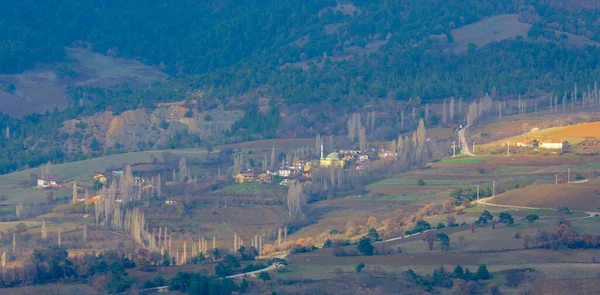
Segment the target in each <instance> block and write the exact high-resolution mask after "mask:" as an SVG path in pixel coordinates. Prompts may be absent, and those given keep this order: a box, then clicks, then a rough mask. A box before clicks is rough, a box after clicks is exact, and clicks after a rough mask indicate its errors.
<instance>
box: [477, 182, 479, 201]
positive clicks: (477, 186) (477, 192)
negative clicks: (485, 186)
mask: <svg viewBox="0 0 600 295" xmlns="http://www.w3.org/2000/svg"><path fill="white" fill-rule="evenodd" d="M477 202H479V184H478V185H477Z"/></svg>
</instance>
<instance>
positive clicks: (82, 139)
mask: <svg viewBox="0 0 600 295" xmlns="http://www.w3.org/2000/svg"><path fill="white" fill-rule="evenodd" d="M189 111H191V113H190V112H189ZM186 115H187V116H186ZM242 115H243V112H242V111H239V110H234V111H228V110H223V109H220V108H216V109H212V110H209V111H204V112H198V111H197V110H196V109H195V108H188V107H185V106H181V105H175V104H173V105H162V106H159V107H157V108H156V109H154V110H148V109H136V110H129V111H125V112H123V113H121V114H118V115H115V114H113V113H112V112H102V113H97V114H94V115H93V116H89V117H84V118H80V119H78V120H69V121H66V122H64V123H63V127H62V129H61V131H62V132H65V133H67V134H69V139H68V140H67V143H66V144H68V146H69V147H70V149H72V150H73V149H77V148H78V149H81V151H83V152H86V148H87V146H89V143H90V141H91V138H92V137H93V138H96V140H98V141H99V142H101V143H102V144H103V146H104V148H113V147H115V146H118V147H119V149H121V150H124V151H134V150H139V149H142V147H143V148H145V149H147V148H155V147H159V146H161V145H164V144H165V143H166V142H167V141H168V140H169V138H171V137H173V136H175V135H176V134H177V133H178V132H179V133H183V132H186V131H187V132H188V133H190V134H196V135H198V136H199V137H200V138H201V139H208V138H210V139H211V141H213V142H218V141H219V139H220V138H222V137H223V136H224V134H225V132H226V131H228V130H230V128H231V126H232V125H233V124H234V123H235V122H236V121H237V120H239V119H240V118H241V117H242Z"/></svg>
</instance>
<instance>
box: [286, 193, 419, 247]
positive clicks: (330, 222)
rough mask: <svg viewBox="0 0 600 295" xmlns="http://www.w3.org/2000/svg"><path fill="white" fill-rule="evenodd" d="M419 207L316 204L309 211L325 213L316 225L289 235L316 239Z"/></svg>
mask: <svg viewBox="0 0 600 295" xmlns="http://www.w3.org/2000/svg"><path fill="white" fill-rule="evenodd" d="M419 207H420V206H407V205H403V204H402V202H394V201H375V203H373V202H371V201H368V200H364V201H362V200H331V201H322V202H319V203H316V204H315V205H314V206H313V207H312V208H311V210H312V211H317V212H319V211H321V212H326V213H324V214H322V215H321V216H320V217H319V218H318V220H317V223H315V224H312V225H309V226H307V227H305V228H302V229H301V230H299V231H298V232H295V233H294V234H292V235H290V237H291V238H293V239H298V238H305V237H316V236H318V235H319V234H321V233H323V232H326V231H329V230H330V229H338V230H345V228H346V223H348V221H352V222H354V223H355V224H363V225H364V224H366V223H367V219H368V218H369V217H370V216H375V217H376V218H377V220H378V221H379V222H381V221H383V220H384V219H386V218H388V217H392V216H395V211H396V210H397V209H402V210H403V211H404V212H406V213H411V212H414V211H416V210H417V209H418V208H419Z"/></svg>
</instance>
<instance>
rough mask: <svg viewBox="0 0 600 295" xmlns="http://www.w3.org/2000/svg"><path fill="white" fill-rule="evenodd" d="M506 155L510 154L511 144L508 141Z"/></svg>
mask: <svg viewBox="0 0 600 295" xmlns="http://www.w3.org/2000/svg"><path fill="white" fill-rule="evenodd" d="M506 155H507V156H510V144H509V143H508V142H507V143H506Z"/></svg>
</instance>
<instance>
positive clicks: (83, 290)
mask: <svg viewBox="0 0 600 295" xmlns="http://www.w3.org/2000/svg"><path fill="white" fill-rule="evenodd" d="M0 293H2V295H23V294H38V295H46V294H47V295H50V294H89V295H93V294H103V292H98V290H96V289H94V288H93V287H91V286H88V285H85V284H68V285H67V284H48V285H42V286H28V287H20V288H5V289H2V291H0Z"/></svg>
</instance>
